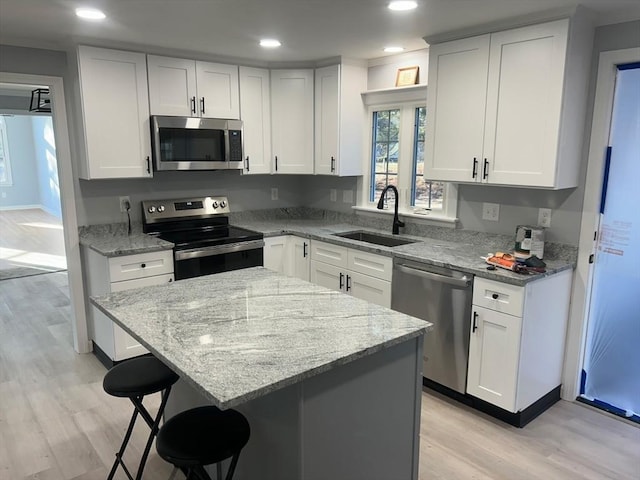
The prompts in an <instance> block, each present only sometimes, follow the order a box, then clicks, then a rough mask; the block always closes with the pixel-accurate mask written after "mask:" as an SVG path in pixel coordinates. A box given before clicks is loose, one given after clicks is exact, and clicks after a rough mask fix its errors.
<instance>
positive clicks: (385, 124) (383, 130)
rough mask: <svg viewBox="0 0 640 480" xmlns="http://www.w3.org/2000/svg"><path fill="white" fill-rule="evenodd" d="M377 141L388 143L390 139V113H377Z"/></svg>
mask: <svg viewBox="0 0 640 480" xmlns="http://www.w3.org/2000/svg"><path fill="white" fill-rule="evenodd" d="M374 115H375V117H376V121H375V125H376V131H375V140H376V141H378V142H381V141H382V142H386V141H387V140H388V139H389V111H383V112H375V113H374Z"/></svg>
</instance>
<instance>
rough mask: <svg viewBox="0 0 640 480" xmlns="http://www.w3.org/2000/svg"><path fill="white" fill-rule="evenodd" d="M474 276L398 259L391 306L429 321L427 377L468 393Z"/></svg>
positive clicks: (425, 338)
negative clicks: (430, 326)
mask: <svg viewBox="0 0 640 480" xmlns="http://www.w3.org/2000/svg"><path fill="white" fill-rule="evenodd" d="M472 288H473V275H470V274H468V273H463V272H458V271H455V270H450V269H448V268H441V267H436V266H433V265H426V264H424V263H418V262H413V261H410V260H403V259H400V258H395V259H394V263H393V282H392V287H391V308H392V309H393V310H397V311H399V312H402V313H406V314H407V315H412V316H414V317H417V318H421V319H424V320H428V321H429V322H431V323H433V330H431V331H429V332H427V334H426V335H425V337H424V370H423V375H424V376H425V377H426V378H428V379H429V380H433V381H434V382H437V383H439V384H441V385H444V386H445V387H448V388H451V389H453V390H456V391H458V392H460V393H463V394H464V393H465V390H466V387H467V363H468V359H469V330H470V326H471V301H472Z"/></svg>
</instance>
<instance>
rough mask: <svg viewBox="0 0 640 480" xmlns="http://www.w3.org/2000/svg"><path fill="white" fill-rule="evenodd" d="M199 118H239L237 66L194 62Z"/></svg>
mask: <svg viewBox="0 0 640 480" xmlns="http://www.w3.org/2000/svg"><path fill="white" fill-rule="evenodd" d="M196 83H197V87H198V108H199V112H200V116H202V117H209V118H240V100H239V96H240V95H239V93H238V92H239V86H238V66H237V65H224V64H221V63H207V62H196Z"/></svg>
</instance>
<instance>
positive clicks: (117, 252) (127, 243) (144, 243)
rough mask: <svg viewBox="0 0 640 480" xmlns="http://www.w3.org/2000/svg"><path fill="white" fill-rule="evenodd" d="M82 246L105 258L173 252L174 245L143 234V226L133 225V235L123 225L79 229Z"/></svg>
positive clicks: (115, 224)
mask: <svg viewBox="0 0 640 480" xmlns="http://www.w3.org/2000/svg"><path fill="white" fill-rule="evenodd" d="M78 236H79V237H80V244H81V245H84V246H86V247H89V248H91V249H92V250H95V251H96V252H98V253H99V254H101V255H104V256H105V257H118V256H121V255H135V254H138V253H147V252H158V251H161V250H172V249H173V243H171V242H167V241H165V240H160V239H159V238H157V237H154V236H152V235H147V234H146V233H142V225H141V224H140V223H136V224H134V225H132V228H131V233H128V232H127V226H126V225H125V224H123V223H111V224H104V225H89V226H84V227H80V228H79V229H78Z"/></svg>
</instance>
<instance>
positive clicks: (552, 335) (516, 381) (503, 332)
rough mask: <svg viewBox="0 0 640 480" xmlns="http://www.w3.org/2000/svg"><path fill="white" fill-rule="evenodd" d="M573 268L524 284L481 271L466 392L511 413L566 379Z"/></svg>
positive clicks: (475, 305) (476, 296)
mask: <svg viewBox="0 0 640 480" xmlns="http://www.w3.org/2000/svg"><path fill="white" fill-rule="evenodd" d="M571 279H572V271H571V270H566V271H564V272H560V273H557V274H555V275H552V276H549V277H543V278H540V279H538V280H535V281H533V282H531V283H528V284H527V285H525V286H524V287H519V286H514V285H510V284H505V283H501V282H496V281H493V280H488V279H484V278H479V277H476V279H475V281H474V286H473V308H472V313H471V315H472V318H471V322H472V323H471V333H470V342H469V367H468V374H467V393H468V394H470V395H472V396H474V397H476V398H479V399H481V400H484V401H486V402H489V403H491V404H493V405H496V406H497V407H500V408H502V409H504V410H507V411H509V412H512V413H517V412H521V411H522V410H524V409H525V408H527V407H529V406H530V405H532V404H533V403H534V402H536V401H537V400H539V399H540V398H542V397H544V396H545V395H546V394H548V393H549V392H551V391H552V390H554V389H555V388H557V387H558V386H559V385H560V383H561V377H562V364H563V358H564V342H565V335H566V327H567V319H568V314H569V298H570V293H571Z"/></svg>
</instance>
